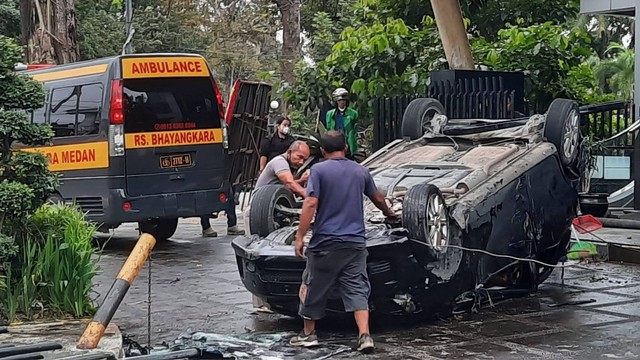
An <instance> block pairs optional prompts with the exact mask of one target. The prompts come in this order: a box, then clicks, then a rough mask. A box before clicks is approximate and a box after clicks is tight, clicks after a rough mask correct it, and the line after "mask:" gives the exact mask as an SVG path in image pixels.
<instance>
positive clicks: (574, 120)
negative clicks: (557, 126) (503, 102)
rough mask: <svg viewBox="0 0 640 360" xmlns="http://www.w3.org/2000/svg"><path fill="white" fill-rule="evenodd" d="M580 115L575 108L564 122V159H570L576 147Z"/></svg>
mask: <svg viewBox="0 0 640 360" xmlns="http://www.w3.org/2000/svg"><path fill="white" fill-rule="evenodd" d="M579 123H580V116H579V115H578V112H577V111H576V110H573V111H571V113H570V114H569V118H568V119H567V121H565V123H564V129H563V130H564V131H563V134H562V155H564V157H565V158H566V159H571V158H572V157H573V155H574V153H575V151H576V150H577V149H578V135H579Z"/></svg>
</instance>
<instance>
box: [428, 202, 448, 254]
mask: <svg viewBox="0 0 640 360" xmlns="http://www.w3.org/2000/svg"><path fill="white" fill-rule="evenodd" d="M427 233H428V234H429V242H430V244H431V246H433V247H434V248H435V249H436V250H438V251H442V250H444V249H446V247H447V245H449V219H448V217H447V210H446V207H445V203H444V200H443V199H442V198H441V197H440V196H438V195H437V194H433V195H431V196H430V197H429V202H428V205H427Z"/></svg>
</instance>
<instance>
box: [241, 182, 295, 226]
mask: <svg viewBox="0 0 640 360" xmlns="http://www.w3.org/2000/svg"><path fill="white" fill-rule="evenodd" d="M279 206H282V207H286V208H289V209H293V208H295V207H296V201H295V199H294V197H293V193H292V192H291V190H289V189H287V188H286V187H284V186H282V185H265V186H262V187H259V188H258V189H256V191H255V192H254V193H253V195H252V196H251V204H250V209H249V232H250V234H256V235H258V236H261V237H264V236H267V235H269V234H270V233H272V232H274V231H276V230H277V229H279V228H282V227H285V226H290V225H292V223H293V221H292V215H291V214H287V213H285V212H282V211H281V210H279V209H278V207H279Z"/></svg>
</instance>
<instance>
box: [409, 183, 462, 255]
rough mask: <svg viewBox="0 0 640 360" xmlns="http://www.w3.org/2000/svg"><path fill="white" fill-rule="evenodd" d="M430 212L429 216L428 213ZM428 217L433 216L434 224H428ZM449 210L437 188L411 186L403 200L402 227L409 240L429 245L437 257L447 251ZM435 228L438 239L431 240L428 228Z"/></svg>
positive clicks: (421, 185) (422, 185) (426, 184)
mask: <svg viewBox="0 0 640 360" xmlns="http://www.w3.org/2000/svg"><path fill="white" fill-rule="evenodd" d="M430 211H431V215H429V214H428V213H429V212H430ZM429 216H433V218H432V221H435V223H434V224H432V225H429V224H428V220H429V219H428V218H429ZM449 224H450V220H449V210H448V209H447V205H446V203H445V201H444V197H443V196H442V193H441V192H440V190H439V189H438V187H437V186H435V185H431V184H429V183H422V184H418V185H415V186H413V187H412V188H411V189H409V191H408V192H407V194H406V195H405V196H404V200H403V210H402V225H403V226H404V228H405V229H407V231H408V232H409V238H411V239H414V240H418V241H421V242H424V243H426V244H428V245H429V249H431V253H432V254H433V255H437V254H438V253H442V252H444V251H446V250H447V247H446V246H447V245H449V239H450V236H451V235H450V233H451V231H450V229H449ZM430 226H431V227H433V226H435V227H436V229H434V230H435V231H436V232H435V233H434V236H435V235H439V236H440V238H437V239H431V236H430V232H432V231H434V230H432V229H429V227H430Z"/></svg>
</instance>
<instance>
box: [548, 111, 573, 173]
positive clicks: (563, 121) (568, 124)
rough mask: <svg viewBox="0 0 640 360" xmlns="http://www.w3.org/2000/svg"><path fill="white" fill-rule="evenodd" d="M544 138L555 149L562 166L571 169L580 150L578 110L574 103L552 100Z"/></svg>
mask: <svg viewBox="0 0 640 360" xmlns="http://www.w3.org/2000/svg"><path fill="white" fill-rule="evenodd" d="M544 137H545V138H546V139H547V141H549V142H551V143H552V144H553V145H554V146H555V147H556V149H557V151H558V156H559V157H560V162H561V163H562V165H564V166H565V167H573V165H574V164H575V162H576V159H577V157H578V152H579V149H580V109H579V108H578V104H577V103H576V102H575V101H573V100H568V99H555V100H553V102H552V103H551V105H550V106H549V109H548V110H547V118H546V120H545V125H544Z"/></svg>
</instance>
